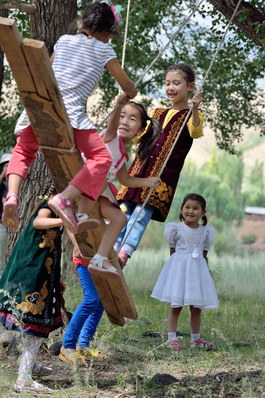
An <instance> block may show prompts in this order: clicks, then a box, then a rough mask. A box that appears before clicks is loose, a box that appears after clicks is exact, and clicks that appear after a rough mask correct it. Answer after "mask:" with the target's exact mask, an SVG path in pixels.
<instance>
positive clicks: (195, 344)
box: [190, 339, 214, 350]
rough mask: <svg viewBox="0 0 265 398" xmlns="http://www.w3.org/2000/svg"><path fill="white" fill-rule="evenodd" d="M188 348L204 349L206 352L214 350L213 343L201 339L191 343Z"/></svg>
mask: <svg viewBox="0 0 265 398" xmlns="http://www.w3.org/2000/svg"><path fill="white" fill-rule="evenodd" d="M190 346H191V347H192V348H206V350H212V349H213V348H214V344H213V343H211V342H210V341H205V340H201V339H198V340H194V341H191V342H190Z"/></svg>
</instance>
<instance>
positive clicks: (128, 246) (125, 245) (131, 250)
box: [121, 243, 134, 257]
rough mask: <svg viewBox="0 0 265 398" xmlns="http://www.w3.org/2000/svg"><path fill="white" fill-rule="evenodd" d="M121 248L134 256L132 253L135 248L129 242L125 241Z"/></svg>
mask: <svg viewBox="0 0 265 398" xmlns="http://www.w3.org/2000/svg"><path fill="white" fill-rule="evenodd" d="M121 250H124V251H125V252H126V253H127V254H128V255H129V256H130V257H132V254H133V252H134V248H133V247H132V246H130V245H128V244H127V243H124V245H123V246H122V249H121Z"/></svg>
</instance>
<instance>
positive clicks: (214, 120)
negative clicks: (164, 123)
mask: <svg viewBox="0 0 265 398" xmlns="http://www.w3.org/2000/svg"><path fill="white" fill-rule="evenodd" d="M90 2H91V1H84V0H83V1H77V0H62V1H60V2H55V1H54V0H45V1H44V0H38V1H37V0H31V1H20V2H18V1H14V0H11V1H8V2H5V1H3V0H1V1H0V10H1V9H2V10H3V9H6V8H9V9H11V11H10V17H16V18H17V20H18V23H19V28H20V29H21V31H22V32H23V36H25V35H30V36H31V37H32V38H36V39H39V40H43V41H44V42H45V43H46V45H47V48H48V50H49V52H50V53H51V52H52V48H53V45H54V43H55V41H56V40H57V39H58V37H59V36H60V35H61V34H63V33H65V32H66V30H67V27H68V24H69V23H70V22H71V21H72V20H73V19H74V18H75V17H76V16H77V14H78V13H79V12H80V11H81V9H82V7H83V6H84V5H85V4H88V3H90ZM196 3H197V2H196V1H195V0H186V1H182V0H176V1H175V2H174V4H173V5H172V1H171V0H165V1H163V2H161V1H160V0H152V1H151V0H147V1H145V2H143V1H142V0H133V1H132V2H131V11H130V19H129V32H128V40H127V44H126V63H125V65H126V69H127V70H128V73H129V75H130V76H131V77H132V78H133V79H134V80H137V78H139V76H140V75H141V73H142V72H143V71H144V70H145V68H146V66H147V65H149V64H150V63H151V62H152V61H153V59H154V58H155V56H156V55H157V54H158V52H159V51H160V50H161V48H162V47H163V46H164V45H165V43H166V41H167V40H168V39H169V38H170V37H171V36H172V32H174V31H176V30H177V28H178V27H179V26H180V25H181V24H182V22H183V21H184V19H185V17H186V16H187V15H188V13H189V12H190V11H191V9H192V8H194V7H195V5H196ZM210 3H212V4H213V5H214V7H213V6H212V5H211V4H209V2H204V3H203V4H202V5H201V6H200V9H199V11H198V12H197V13H196V15H195V18H193V19H191V21H189V22H188V23H187V24H186V26H185V27H184V28H183V29H182V31H181V32H180V33H179V35H178V37H177V38H176V39H175V40H174V41H173V42H172V43H171V45H170V46H169V47H168V49H167V50H166V52H165V53H164V54H163V56H162V57H160V58H159V59H158V61H157V62H156V63H155V64H154V66H153V67H152V69H151V71H150V73H148V74H147V75H145V76H144V78H143V80H142V81H141V83H140V84H139V91H140V93H141V94H145V95H147V96H148V97H150V96H151V97H161V87H162V85H163V80H164V71H165V70H166V69H167V68H168V66H169V65H171V64H174V63H176V62H180V61H182V62H186V63H189V64H191V66H193V68H194V69H195V71H196V72H197V76H198V79H199V81H200V80H201V79H202V77H203V76H204V74H205V71H206V70H207V68H208V66H209V64H210V62H211V59H212V56H213V53H214V51H215V49H216V47H217V45H218V44H219V42H220V40H221V37H222V35H223V32H224V29H225V26H226V24H227V19H226V18H228V17H231V14H232V11H233V10H234V8H235V5H236V4H237V2H236V1H233V2H231V1H230V0H226V1H222V2H220V1H217V0H215V1H211V2H210ZM119 4H121V5H122V6H123V7H124V10H123V23H122V25H121V26H120V31H121V33H123V32H124V24H125V15H126V7H127V0H119ZM221 5H222V7H221ZM215 7H216V8H217V9H219V10H220V11H221V12H222V13H224V15H225V17H224V16H223V15H222V14H220V13H219V12H216V8H215ZM14 9H16V11H15V12H14ZM17 9H18V11H17ZM204 21H207V23H206V24H203V23H204ZM201 22H202V23H201ZM235 23H236V25H237V26H238V27H236V26H235V25H234V26H232V28H231V30H230V33H229V35H228V36H227V39H226V41H225V43H224V45H223V47H222V50H221V51H220V53H219V56H218V59H217V61H216V62H215V64H214V67H213V69H212V71H211V73H210V75H209V77H208V79H207V82H206V84H205V86H204V106H205V109H207V110H208V112H207V113H206V118H207V120H208V121H209V122H210V125H211V127H212V128H213V130H214V131H215V134H216V138H217V142H218V145H219V146H220V147H221V148H225V149H229V150H230V151H232V152H233V151H234V149H235V144H236V142H237V141H239V140H240V139H241V136H242V131H241V128H242V126H243V125H245V126H247V127H253V126H256V130H257V131H259V132H260V133H264V125H265V123H264V122H265V120H264V118H265V116H264V113H263V112H262V109H261V105H262V101H263V102H264V93H263V94H262V93H261V92H259V91H258V90H257V81H258V79H259V78H262V77H264V61H265V53H264V51H263V48H262V46H264V30H265V12H264V6H262V1H260V0H259V1H257V0H250V1H249V2H245V1H242V3H241V6H240V8H239V12H238V15H237V17H236V19H235ZM253 40H254V41H253ZM122 45H123V43H122V40H117V41H116V42H115V44H114V46H115V47H116V51H117V54H118V56H119V58H121V52H122ZM100 87H101V89H102V90H103V95H102V99H101V101H100V102H99V103H97V104H96V106H95V109H94V114H95V116H100V117H101V118H102V115H103V114H104V115H106V111H107V109H108V108H109V106H110V104H111V101H112V99H113V98H114V97H115V95H116V93H117V88H116V87H115V84H114V81H113V79H112V78H111V77H110V76H109V75H108V74H106V75H105V77H104V79H103V80H102V81H101V83H100ZM162 91H163V90H162ZM147 102H149V103H150V102H151V100H149V101H147ZM4 120H7V118H5V119H4ZM0 128H1V130H2V131H3V133H4V134H9V135H10V134H11V131H10V128H11V126H8V127H4V125H3V124H2V123H1V124H0ZM2 136H3V135H2V134H0V146H1V147H3V146H4V145H5V144H4V142H1V137H2ZM5 142H7V141H5Z"/></svg>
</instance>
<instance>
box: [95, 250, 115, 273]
mask: <svg viewBox="0 0 265 398" xmlns="http://www.w3.org/2000/svg"><path fill="white" fill-rule="evenodd" d="M89 268H93V269H96V270H98V271H100V272H108V273H109V274H112V276H116V277H118V276H119V273H118V270H117V268H115V267H113V265H112V264H111V263H110V262H109V259H108V257H104V256H102V255H101V254H99V253H97V254H95V255H94V257H93V258H92V259H91V260H90V262H89Z"/></svg>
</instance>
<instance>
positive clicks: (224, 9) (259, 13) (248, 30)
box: [210, 0, 265, 46]
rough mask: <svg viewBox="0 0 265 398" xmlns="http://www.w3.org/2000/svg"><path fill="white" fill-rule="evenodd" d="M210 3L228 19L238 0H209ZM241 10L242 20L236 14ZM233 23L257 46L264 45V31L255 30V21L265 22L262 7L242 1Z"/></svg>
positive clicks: (264, 13)
mask: <svg viewBox="0 0 265 398" xmlns="http://www.w3.org/2000/svg"><path fill="white" fill-rule="evenodd" d="M210 3H212V5H213V6H214V7H215V8H216V9H217V10H218V11H220V12H221V13H222V14H223V15H224V16H225V17H226V18H227V19H230V18H231V16H232V14H233V12H234V9H235V7H236V5H237V3H238V0H226V1H223V0H210ZM240 11H241V13H242V14H243V15H245V18H242V20H241V19H240V20H239V18H238V14H239V12H240ZM233 23H234V24H235V25H236V26H238V27H239V29H241V30H242V31H243V32H244V33H245V34H246V35H247V36H248V37H249V38H250V39H251V40H253V41H254V43H256V44H257V45H259V46H264V41H263V42H262V39H263V40H264V31H261V32H259V31H258V30H257V23H259V24H263V25H264V24H265V11H264V8H262V7H258V6H257V7H254V6H253V5H251V4H249V3H247V2H246V1H242V2H241V4H240V6H239V9H238V13H237V16H236V17H235V18H234V20H233Z"/></svg>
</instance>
